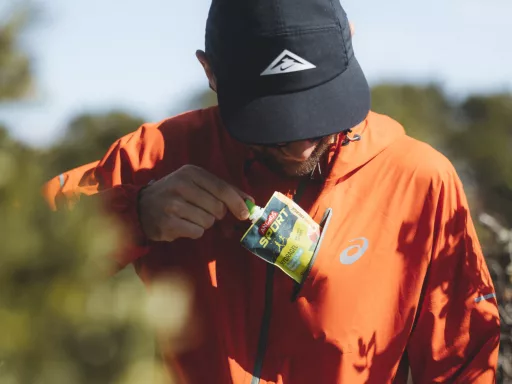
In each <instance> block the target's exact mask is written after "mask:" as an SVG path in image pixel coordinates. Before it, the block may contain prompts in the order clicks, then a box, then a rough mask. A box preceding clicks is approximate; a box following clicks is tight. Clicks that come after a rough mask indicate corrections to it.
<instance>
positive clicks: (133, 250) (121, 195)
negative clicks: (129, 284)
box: [97, 185, 149, 268]
mask: <svg viewBox="0 0 512 384" xmlns="http://www.w3.org/2000/svg"><path fill="white" fill-rule="evenodd" d="M144 188H145V186H136V185H121V186H116V187H113V188H111V189H108V190H105V191H102V192H99V193H98V194H97V197H98V198H99V199H100V201H101V204H102V206H103V208H104V210H105V211H106V213H107V214H108V215H109V216H113V217H114V218H115V219H116V221H117V222H118V224H119V225H120V226H121V229H122V231H123V232H122V233H123V236H122V241H121V242H120V244H119V245H118V251H116V252H115V254H114V255H113V256H114V260H115V261H116V262H117V263H118V264H119V266H120V267H121V268H123V267H125V266H126V265H128V264H130V263H132V262H134V261H135V260H137V259H138V258H140V257H142V256H144V255H145V254H147V253H148V250H149V240H148V238H147V237H146V235H145V234H144V231H143V230H142V225H141V223H140V220H139V207H138V206H139V204H138V203H139V196H140V192H141V191H142V190H143V189H144Z"/></svg>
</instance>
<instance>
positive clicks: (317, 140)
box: [265, 135, 330, 148]
mask: <svg viewBox="0 0 512 384" xmlns="http://www.w3.org/2000/svg"><path fill="white" fill-rule="evenodd" d="M329 136H330V135H327V136H318V137H313V138H311V139H305V140H301V141H310V142H312V143H317V142H319V141H321V140H322V139H323V138H325V137H329ZM292 143H294V141H289V142H287V143H277V144H269V145H265V147H269V148H284V147H287V146H288V145H290V144H292Z"/></svg>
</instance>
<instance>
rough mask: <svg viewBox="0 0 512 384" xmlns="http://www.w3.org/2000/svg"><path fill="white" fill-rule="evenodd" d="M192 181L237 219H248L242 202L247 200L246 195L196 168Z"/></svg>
mask: <svg viewBox="0 0 512 384" xmlns="http://www.w3.org/2000/svg"><path fill="white" fill-rule="evenodd" d="M192 181H193V182H194V183H195V184H196V185H198V186H199V187H201V188H203V189H205V190H206V191H208V192H210V193H211V194H212V195H213V196H215V197H216V198H217V199H219V200H220V201H222V202H223V203H224V204H226V207H227V208H228V209H229V211H230V212H231V213H232V214H233V215H234V216H235V217H237V218H238V219H240V220H247V219H248V218H249V210H248V209H247V206H246V205H245V200H244V199H245V198H249V196H248V195H246V194H244V193H243V192H240V191H239V190H238V189H236V188H235V187H233V186H231V185H230V184H228V183H226V182H225V181H223V180H221V179H219V178H218V177H216V176H214V175H212V174H211V173H209V172H207V171H205V170H204V169H200V168H197V169H196V171H195V172H194V173H193V178H192ZM246 196H247V197H246Z"/></svg>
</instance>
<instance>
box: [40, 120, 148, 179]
mask: <svg viewBox="0 0 512 384" xmlns="http://www.w3.org/2000/svg"><path fill="white" fill-rule="evenodd" d="M143 122H144V120H143V119H142V118H140V117H136V116H132V115H129V114H128V113H125V112H120V111H113V112H109V113H105V114H91V113H89V114H83V115H79V116H77V117H75V118H74V119H72V120H71V122H70V123H69V124H68V126H67V129H66V131H65V134H64V136H63V138H62V139H61V140H59V141H58V142H57V143H55V144H54V145H53V146H52V148H51V150H50V151H49V152H48V153H47V156H48V157H49V159H50V164H51V167H50V169H51V171H52V172H53V175H55V174H58V173H61V172H63V171H67V170H69V169H72V168H74V167H76V166H79V165H82V164H87V163H89V162H92V161H95V160H99V159H101V158H102V157H103V156H104V155H105V153H106V152H107V150H108V149H109V148H110V146H111V145H112V144H113V143H114V142H115V141H116V140H118V139H120V138H121V137H123V136H124V135H126V134H128V133H130V132H133V131H134V130H136V129H137V128H138V127H139V126H140V125H142V124H143ZM53 175H49V177H51V176H53Z"/></svg>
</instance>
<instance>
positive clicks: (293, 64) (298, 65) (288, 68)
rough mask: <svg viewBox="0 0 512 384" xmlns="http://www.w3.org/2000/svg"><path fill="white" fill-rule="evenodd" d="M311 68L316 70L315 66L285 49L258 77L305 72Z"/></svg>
mask: <svg viewBox="0 0 512 384" xmlns="http://www.w3.org/2000/svg"><path fill="white" fill-rule="evenodd" d="M313 68H316V66H314V65H313V64H311V63H310V62H309V61H306V60H304V59H303V58H302V57H300V56H297V55H296V54H295V53H292V52H290V51H288V50H287V49H285V50H284V51H283V52H282V53H281V54H280V55H279V56H277V58H276V59H275V60H274V61H273V62H272V64H270V65H269V66H268V68H267V69H265V70H264V71H263V72H261V75H260V76H269V75H280V74H282V73H290V72H298V71H305V70H307V69H313Z"/></svg>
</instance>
